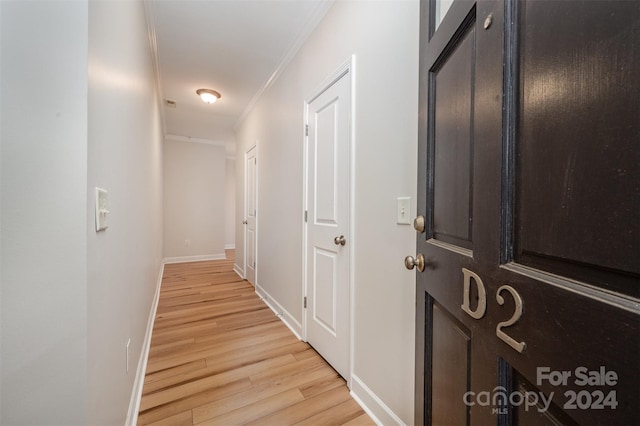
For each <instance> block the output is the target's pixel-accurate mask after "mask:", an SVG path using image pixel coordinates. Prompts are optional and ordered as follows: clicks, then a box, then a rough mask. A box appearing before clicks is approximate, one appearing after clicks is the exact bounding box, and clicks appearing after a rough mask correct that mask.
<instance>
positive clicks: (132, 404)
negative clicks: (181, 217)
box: [126, 264, 164, 426]
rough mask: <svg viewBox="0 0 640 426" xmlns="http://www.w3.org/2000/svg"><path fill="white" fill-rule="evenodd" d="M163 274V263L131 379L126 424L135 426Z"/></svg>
mask: <svg viewBox="0 0 640 426" xmlns="http://www.w3.org/2000/svg"><path fill="white" fill-rule="evenodd" d="M163 274H164V264H162V265H161V266H160V273H159V275H158V282H157V284H156V294H155V296H154V297H153V303H151V311H150V312H149V319H148V320H147V331H146V333H145V335H144V341H143V342H142V351H141V353H140V359H139V360H138V368H137V370H136V378H135V379H134V381H133V391H132V392H131V400H130V401H129V412H128V413H127V422H126V426H136V425H137V424H138V411H139V410H140V400H141V399H142V387H143V385H144V376H145V374H146V373H147V360H148V359H149V349H150V348H151V334H152V333H153V324H154V323H155V320H156V311H157V309H158V301H159V300H160V285H161V284H162V275H163Z"/></svg>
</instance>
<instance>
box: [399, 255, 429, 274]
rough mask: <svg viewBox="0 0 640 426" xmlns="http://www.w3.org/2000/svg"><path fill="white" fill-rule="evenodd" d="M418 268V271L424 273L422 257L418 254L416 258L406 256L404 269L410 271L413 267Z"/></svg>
mask: <svg viewBox="0 0 640 426" xmlns="http://www.w3.org/2000/svg"><path fill="white" fill-rule="evenodd" d="M416 266H417V267H418V271H420V272H422V271H424V266H425V263H424V256H423V255H422V253H419V254H418V255H417V256H416V257H413V256H407V257H405V258H404V267H405V268H407V269H408V270H412V269H413V268H414V267H416Z"/></svg>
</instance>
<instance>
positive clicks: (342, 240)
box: [333, 235, 347, 246]
mask: <svg viewBox="0 0 640 426" xmlns="http://www.w3.org/2000/svg"><path fill="white" fill-rule="evenodd" d="M333 243H334V244H335V245H337V246H343V245H345V244H347V240H346V239H345V238H344V235H340V236H339V237H335V238H334V239H333Z"/></svg>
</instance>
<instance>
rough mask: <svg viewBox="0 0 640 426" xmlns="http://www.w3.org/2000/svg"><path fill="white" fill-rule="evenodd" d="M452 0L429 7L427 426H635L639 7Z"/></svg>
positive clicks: (422, 283) (421, 207) (423, 380)
mask: <svg viewBox="0 0 640 426" xmlns="http://www.w3.org/2000/svg"><path fill="white" fill-rule="evenodd" d="M446 3H447V2H446V1H442V2H436V1H433V2H431V3H430V2H427V1H425V2H423V4H422V8H421V9H422V10H421V48H420V49H421V53H420V55H421V61H420V62H421V64H420V67H421V68H420V132H419V137H420V143H419V183H418V200H419V201H418V214H419V215H422V216H424V218H425V231H424V232H422V233H418V243H417V251H418V253H422V254H423V255H424V257H425V259H426V267H425V269H424V271H423V272H417V296H418V297H417V322H416V330H417V336H416V345H417V346H416V348H417V349H416V351H417V353H416V363H417V364H416V370H417V377H416V395H417V397H416V423H417V424H422V423H425V424H433V425H444V424H451V425H464V424H471V425H493V424H500V425H503V424H504V425H510V424H526V425H542V424H606V425H632V424H640V2H639V1H636V0H632V1H602V2H600V1H593V0H586V1H557V0H555V1H540V0H526V1H510V0H497V1H478V2H472V1H459V0H456V1H454V2H453V4H452V6H451V8H450V9H448V11H447V12H446V13H444V9H445V8H446V7H445V6H446ZM441 16H444V18H442V19H441Z"/></svg>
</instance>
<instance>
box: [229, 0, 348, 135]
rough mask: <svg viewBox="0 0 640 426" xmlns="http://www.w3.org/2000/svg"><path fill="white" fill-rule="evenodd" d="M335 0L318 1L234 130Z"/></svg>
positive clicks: (235, 128)
mask: <svg viewBox="0 0 640 426" xmlns="http://www.w3.org/2000/svg"><path fill="white" fill-rule="evenodd" d="M334 1H335V0H323V1H321V2H319V3H318V5H317V6H316V8H315V10H314V11H313V13H312V14H311V16H310V17H309V19H308V20H307V23H306V24H305V25H304V27H303V29H302V31H301V32H300V34H299V35H298V37H297V38H296V39H295V40H294V41H293V43H291V46H289V49H288V50H287V52H286V53H285V55H284V56H283V57H282V59H281V60H280V62H279V64H278V66H277V67H276V68H275V70H274V71H273V72H272V73H271V75H270V76H269V78H268V79H267V80H266V81H265V82H264V83H263V84H262V86H261V87H260V89H259V90H258V91H257V92H256V94H255V95H254V96H253V98H252V99H251V101H250V102H249V103H248V104H247V107H246V108H245V109H244V111H242V114H241V115H240V117H239V118H238V120H237V121H236V123H235V124H234V125H233V130H234V131H238V128H239V127H240V125H241V124H242V122H243V121H244V120H245V118H247V116H248V115H249V113H250V112H251V111H252V110H253V108H254V107H255V105H256V103H257V102H258V100H260V98H261V97H262V94H263V93H264V92H265V91H266V90H267V89H268V88H269V87H271V86H272V85H273V84H274V83H275V82H276V81H277V80H278V78H279V77H280V75H281V74H282V73H283V72H284V70H285V68H287V65H289V63H290V62H291V60H292V59H293V58H294V56H295V55H296V53H298V50H300V48H301V47H302V45H303V44H304V42H305V41H307V39H308V38H309V36H310V35H311V33H313V30H315V29H316V27H317V26H318V24H319V23H320V21H322V18H324V15H326V14H327V11H328V10H329V8H330V7H331V6H332V5H333V3H334Z"/></svg>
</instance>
